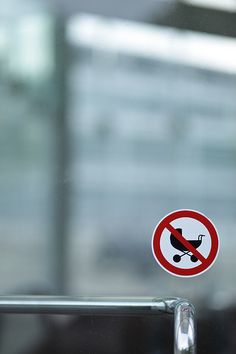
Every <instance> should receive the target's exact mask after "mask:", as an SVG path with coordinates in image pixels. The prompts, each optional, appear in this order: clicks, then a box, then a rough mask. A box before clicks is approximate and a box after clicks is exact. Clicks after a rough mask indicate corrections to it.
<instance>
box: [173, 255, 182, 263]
mask: <svg viewBox="0 0 236 354" xmlns="http://www.w3.org/2000/svg"><path fill="white" fill-rule="evenodd" d="M180 260H181V257H180V256H179V255H178V254H176V255H174V257H173V261H174V262H175V263H178V262H180Z"/></svg>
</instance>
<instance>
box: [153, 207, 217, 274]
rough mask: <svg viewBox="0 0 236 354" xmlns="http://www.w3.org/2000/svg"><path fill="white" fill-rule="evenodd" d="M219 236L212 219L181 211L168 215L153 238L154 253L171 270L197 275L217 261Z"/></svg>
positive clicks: (196, 213) (162, 264) (194, 212)
mask: <svg viewBox="0 0 236 354" xmlns="http://www.w3.org/2000/svg"><path fill="white" fill-rule="evenodd" d="M218 251H219V237H218V233H217V230H216V228H215V226H214V224H213V223H212V221H211V220H210V219H209V218H207V217H206V216H205V215H203V214H202V213H199V212H198V211H194V210H177V211H174V212H172V213H170V214H168V215H167V216H165V217H164V218H163V219H162V220H161V221H160V222H159V223H158V224H157V226H156V228H155V230H154V233H153V237H152V252H153V255H154V257H155V259H156V261H157V262H158V263H159V264H160V266H161V267H162V268H163V269H164V270H166V271H167V272H169V273H171V274H173V275H176V276H180V277H194V276H196V275H199V274H201V273H203V272H205V271H206V270H208V269H209V268H210V267H211V266H212V265H213V263H214V262H215V260H216V257H217V255H218Z"/></svg>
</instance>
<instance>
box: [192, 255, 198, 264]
mask: <svg viewBox="0 0 236 354" xmlns="http://www.w3.org/2000/svg"><path fill="white" fill-rule="evenodd" d="M191 261H192V262H194V263H195V262H197V261H198V258H197V257H195V256H194V255H192V256H191Z"/></svg>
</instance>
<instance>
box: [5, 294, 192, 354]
mask: <svg viewBox="0 0 236 354" xmlns="http://www.w3.org/2000/svg"><path fill="white" fill-rule="evenodd" d="M0 313H18V314H20V313H21V314H29V313H31V314H43V313H44V314H78V315H93V314H94V315H99V314H107V315H113V314H120V315H131V314H135V315H138V314H151V315H156V314H158V313H171V314H173V315H174V354H196V328H195V318H194V307H193V305H192V304H191V303H190V302H188V301H187V300H183V299H179V298H162V299H159V298H80V297H56V296H0Z"/></svg>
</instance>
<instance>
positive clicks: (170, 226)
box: [166, 223, 206, 263]
mask: <svg viewBox="0 0 236 354" xmlns="http://www.w3.org/2000/svg"><path fill="white" fill-rule="evenodd" d="M166 228H167V229H168V230H169V231H170V232H171V233H172V234H173V235H174V236H175V237H176V238H177V239H178V241H179V242H181V243H182V245H183V246H184V247H186V248H187V250H189V251H190V252H191V253H192V254H193V255H194V256H195V257H197V258H198V259H199V261H201V262H202V263H204V262H205V261H206V258H205V257H203V255H202V254H201V253H200V252H198V251H197V250H196V248H194V247H193V246H192V245H191V243H190V242H188V241H187V240H186V239H185V237H184V236H183V235H181V234H180V233H179V232H178V231H177V230H175V228H174V227H173V226H172V225H171V224H169V223H168V224H167V225H166Z"/></svg>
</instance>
